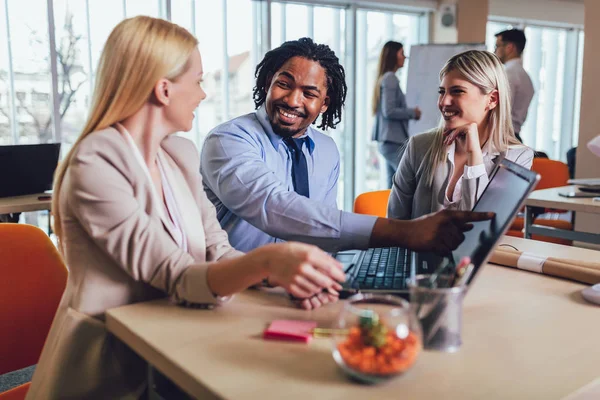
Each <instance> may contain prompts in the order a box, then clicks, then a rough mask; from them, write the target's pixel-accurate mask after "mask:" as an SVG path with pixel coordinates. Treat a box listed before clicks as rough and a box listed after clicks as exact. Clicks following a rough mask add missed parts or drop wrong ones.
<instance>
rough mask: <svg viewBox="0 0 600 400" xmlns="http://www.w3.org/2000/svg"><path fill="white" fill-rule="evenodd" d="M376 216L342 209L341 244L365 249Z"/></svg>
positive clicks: (350, 247)
mask: <svg viewBox="0 0 600 400" xmlns="http://www.w3.org/2000/svg"><path fill="white" fill-rule="evenodd" d="M377 218H378V217H375V216H373V215H363V214H355V213H351V212H346V211H342V221H341V222H342V224H341V227H342V229H341V234H340V239H341V241H340V242H341V244H342V245H343V246H344V247H345V248H348V249H367V248H368V247H369V242H370V241H371V233H373V226H375V221H377Z"/></svg>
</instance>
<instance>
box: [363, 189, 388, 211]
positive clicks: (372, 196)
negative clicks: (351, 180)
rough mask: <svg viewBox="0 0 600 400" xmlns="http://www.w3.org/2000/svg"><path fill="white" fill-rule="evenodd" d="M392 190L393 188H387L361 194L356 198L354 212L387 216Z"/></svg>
mask: <svg viewBox="0 0 600 400" xmlns="http://www.w3.org/2000/svg"><path fill="white" fill-rule="evenodd" d="M390 192H391V190H390V189H387V190H376V191H374V192H366V193H362V194H359V195H358V196H357V197H356V200H354V212H355V213H357V214H368V215H375V216H377V217H385V216H386V215H387V205H388V199H389V198H390Z"/></svg>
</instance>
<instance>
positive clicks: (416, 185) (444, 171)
mask: <svg viewBox="0 0 600 400" xmlns="http://www.w3.org/2000/svg"><path fill="white" fill-rule="evenodd" d="M434 138H435V135H434V134H433V133H431V132H427V133H422V134H420V135H416V136H413V137H411V138H410V140H409V141H408V144H407V146H406V150H405V151H404V154H403V156H402V160H401V161H400V165H399V166H398V170H397V171H396V174H395V175H394V182H393V184H392V192H391V194H390V199H389V202H388V217H390V218H398V219H413V218H418V217H420V216H422V215H425V214H429V213H432V212H435V211H439V210H442V209H443V208H444V199H445V196H446V189H447V188H448V183H449V181H450V178H451V177H450V171H451V166H452V165H451V162H450V160H446V162H443V163H440V165H439V167H438V169H437V170H436V171H435V175H434V179H433V185H429V184H428V183H427V180H426V179H425V178H424V177H423V173H424V168H425V160H424V158H425V154H426V153H427V150H429V148H430V147H431V145H432V143H433V140H434ZM498 156H500V152H498V151H490V152H488V153H487V154H485V155H484V157H483V164H484V167H485V171H486V173H485V174H484V175H482V176H480V177H479V178H474V179H466V178H464V177H463V181H462V190H461V199H460V201H458V202H456V203H454V204H452V207H449V208H452V209H457V210H467V211H470V210H472V209H473V206H474V205H475V203H476V202H477V199H478V198H479V197H480V196H481V194H482V193H483V190H484V189H485V187H486V186H487V184H488V182H489V176H490V174H491V173H492V170H493V169H494V166H495V161H496V160H497V157H498ZM504 157H505V158H506V159H507V160H510V161H513V162H515V163H517V164H520V165H522V166H523V167H525V168H528V169H529V168H531V163H532V162H533V150H531V149H530V148H529V147H527V146H511V147H510V148H509V149H508V150H507V151H506V152H505V153H504Z"/></svg>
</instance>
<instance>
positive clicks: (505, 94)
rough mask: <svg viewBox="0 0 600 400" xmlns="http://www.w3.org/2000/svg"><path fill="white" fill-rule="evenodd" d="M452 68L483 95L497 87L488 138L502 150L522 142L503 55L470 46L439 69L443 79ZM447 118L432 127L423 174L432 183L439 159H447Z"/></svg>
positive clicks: (440, 161)
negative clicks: (498, 55)
mask: <svg viewBox="0 0 600 400" xmlns="http://www.w3.org/2000/svg"><path fill="white" fill-rule="evenodd" d="M451 71H456V72H458V73H459V74H460V75H461V76H462V77H463V78H464V79H466V80H467V81H468V82H470V83H471V84H473V85H475V86H477V87H478V88H479V90H481V93H482V94H484V95H487V94H490V93H492V92H493V91H494V90H497V91H498V105H497V106H496V107H494V108H493V109H492V110H490V111H488V115H487V119H488V121H487V122H488V125H487V129H488V130H489V132H490V136H489V139H488V140H491V143H492V144H493V145H494V147H495V148H496V150H498V151H499V152H501V153H502V152H505V151H506V150H508V147H509V146H511V145H521V142H520V141H519V140H518V139H517V138H516V136H515V131H514V128H513V124H512V119H511V115H510V110H511V109H510V86H509V85H508V80H507V78H506V73H505V72H504V67H503V66H502V62H501V61H500V59H499V58H498V57H497V56H496V55H495V54H494V53H490V52H489V51H481V50H469V51H465V52H464V53H460V54H457V55H455V56H454V57H452V58H450V59H449V60H448V61H447V62H446V65H444V67H443V68H442V70H441V71H440V81H442V80H443V79H444V77H445V76H446V75H447V74H448V73H450V72H451ZM443 126H444V119H443V118H440V123H439V126H438V127H437V128H435V129H433V130H432V131H430V132H431V133H433V134H434V135H435V137H434V139H433V143H432V145H431V147H430V148H429V150H428V151H427V153H426V154H425V157H424V162H425V169H424V177H425V178H426V179H427V182H428V184H429V185H433V178H434V174H435V171H436V170H437V168H438V166H439V165H440V163H443V162H446V157H447V152H446V149H445V146H444V143H443V142H444V128H443Z"/></svg>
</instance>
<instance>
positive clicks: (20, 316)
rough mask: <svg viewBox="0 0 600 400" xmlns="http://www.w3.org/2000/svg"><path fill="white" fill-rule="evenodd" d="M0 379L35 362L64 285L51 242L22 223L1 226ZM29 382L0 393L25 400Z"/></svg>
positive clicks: (3, 398)
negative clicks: (0, 305) (2, 375)
mask: <svg viewBox="0 0 600 400" xmlns="http://www.w3.org/2000/svg"><path fill="white" fill-rule="evenodd" d="M0 260H2V263H1V264H0V274H1V276H2V279H0V304H2V307H0V326H1V327H2V328H1V329H0V347H1V350H0V354H2V357H0V375H1V374H4V373H7V372H10V371H15V370H18V369H21V368H25V367H28V366H30V365H34V364H37V362H38V359H39V357H40V354H41V352H42V348H43V347H44V341H45V340H46V336H47V335H48V331H49V330H50V325H51V324H52V320H53V319H54V314H55V313H56V309H57V307H58V304H59V302H60V299H61V297H62V294H63V292H64V290H65V286H66V284H67V268H66V267H65V264H64V263H63V260H62V258H61V256H60V254H59V253H58V251H57V249H56V247H55V246H54V244H53V243H52V241H50V238H49V237H48V236H47V235H46V234H45V233H44V232H43V231H42V230H41V229H39V228H37V227H35V226H32V225H25V224H9V223H5V224H0ZM28 388H29V383H26V384H24V385H21V386H18V387H16V388H13V389H11V390H9V391H6V392H4V393H0V400H16V399H24V398H25V394H26V393H27V390H28Z"/></svg>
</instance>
